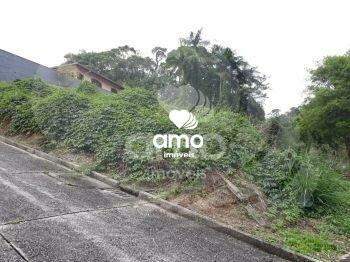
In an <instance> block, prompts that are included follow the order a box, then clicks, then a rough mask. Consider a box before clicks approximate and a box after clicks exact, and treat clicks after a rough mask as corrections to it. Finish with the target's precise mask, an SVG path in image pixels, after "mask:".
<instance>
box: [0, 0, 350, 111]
mask: <svg viewBox="0 0 350 262" xmlns="http://www.w3.org/2000/svg"><path fill="white" fill-rule="evenodd" d="M0 28H1V31H0V48H1V49H5V50H7V51H9V52H13V53H15V54H18V55H21V56H23V57H25V58H28V59H31V60H33V61H36V62H38V63H41V64H43V65H47V66H54V65H57V64H60V63H62V62H64V58H63V56H64V54H66V53H69V52H78V51H79V50H82V49H85V50H87V51H101V50H106V49H111V48H113V47H117V46H120V45H124V44H129V45H131V46H134V47H136V48H137V49H138V50H140V51H141V52H142V53H143V54H149V52H150V50H151V48H152V47H154V46H164V47H167V48H168V49H173V48H175V47H176V46H177V45H178V39H179V37H184V36H187V34H188V32H190V31H191V30H192V31H193V30H196V29H198V28H203V30H204V37H205V38H206V39H208V40H211V41H212V43H217V44H222V45H227V46H230V47H231V48H233V49H234V50H236V51H237V52H238V54H239V55H242V56H243V57H244V58H245V59H246V60H248V62H249V63H250V64H252V65H255V66H257V67H258V69H259V70H260V71H261V72H263V73H265V74H266V75H267V76H268V77H269V83H270V87H271V89H270V90H269V92H268V96H269V98H268V99H267V100H266V101H265V109H266V111H267V112H269V111H270V110H271V109H274V108H280V109H282V111H285V110H287V109H288V108H290V107H292V106H297V105H299V104H300V103H301V102H302V101H303V97H302V96H303V90H304V89H305V86H306V85H307V77H308V74H307V71H306V69H307V68H311V67H313V66H314V65H315V64H316V62H317V61H320V60H321V59H322V57H323V56H326V55H334V54H342V53H344V52H346V51H347V50H348V49H350V1H334V0H333V1H320V0H318V1H311V0H309V1H307V0H304V1H296V0H294V1H288V2H287V1H281V0H279V1H278V0H276V1H272V0H271V1H269V0H264V1H259V0H256V1H253V0H242V1H223V0H215V1H203V0H202V1H199V0H197V1H196V0H192V1H191V0H176V1H175V0H173V1H166V0H159V1H158V0H157V1H155V0H148V1H142V0H140V1H135V0H127V1H125V0H124V1H107V0H99V1H87V0H70V1H65V0H60V1H56V0H55V1H53V0H51V1H47V0H46V1H44V0H40V1H39V0H37V1H36V0H33V1H18V0H5V1H1V3H0Z"/></svg>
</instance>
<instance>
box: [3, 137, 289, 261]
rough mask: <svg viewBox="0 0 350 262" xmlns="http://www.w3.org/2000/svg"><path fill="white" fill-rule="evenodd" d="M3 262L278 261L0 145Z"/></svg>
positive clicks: (226, 237) (107, 187)
mask: <svg viewBox="0 0 350 262" xmlns="http://www.w3.org/2000/svg"><path fill="white" fill-rule="evenodd" d="M0 261H65V262H66V261H84V262H86V261H99V262H101V261H181V262H183V261H191V262H194V261H282V259H280V258H278V257H275V256H272V255H270V254H267V253H265V252H263V251H260V250H259V249H256V248H254V247H253V246H250V245H248V244H246V243H243V242H241V241H238V240H236V239H234V238H232V237H229V236H227V235H225V234H222V233H219V232H216V231H214V230H212V229H210V228H207V227H205V226H203V225H200V224H197V223H195V222H193V221H190V220H187V219H185V218H182V217H180V216H177V215H174V214H171V213H169V212H166V211H164V210H162V209H160V208H158V207H157V206H155V205H152V204H149V203H147V202H144V201H142V200H140V199H138V198H136V197H134V196H131V195H128V194H126V193H124V192H121V191H119V190H116V189H113V188H111V187H110V186H108V185H106V184H104V183H101V182H99V181H96V180H93V179H91V178H89V177H86V176H81V175H78V174H75V173H73V172H72V171H70V170H68V169H65V168H63V167H62V168H61V167H57V166H55V165H54V164H52V163H51V162H48V161H46V160H43V159H41V158H38V157H35V156H33V155H30V154H28V153H26V152H24V151H22V150H19V149H17V148H14V147H11V146H8V145H6V144H3V143H1V142H0Z"/></svg>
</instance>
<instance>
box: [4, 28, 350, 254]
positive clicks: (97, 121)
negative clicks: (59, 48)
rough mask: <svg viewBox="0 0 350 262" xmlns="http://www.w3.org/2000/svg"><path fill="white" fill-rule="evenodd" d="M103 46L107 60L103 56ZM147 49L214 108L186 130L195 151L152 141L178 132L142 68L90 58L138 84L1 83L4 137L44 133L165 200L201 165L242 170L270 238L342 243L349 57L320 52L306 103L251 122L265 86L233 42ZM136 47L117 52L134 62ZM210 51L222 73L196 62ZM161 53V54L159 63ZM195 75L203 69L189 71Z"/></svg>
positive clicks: (195, 38) (191, 184)
mask: <svg viewBox="0 0 350 262" xmlns="http://www.w3.org/2000/svg"><path fill="white" fill-rule="evenodd" d="M112 51H113V50H112ZM112 51H110V52H112ZM113 52H116V53H117V54H119V55H120V57H119V58H118V59H122V58H121V57H124V55H122V54H124V53H125V52H127V53H128V52H131V53H134V51H133V50H132V49H130V48H129V47H124V49H123V48H119V49H117V50H114V51H113ZM102 54H103V55H105V56H106V57H107V58H108V57H109V56H110V53H109V52H107V53H102ZM102 54H101V53H98V54H95V53H82V54H79V55H70V56H69V59H70V61H71V60H74V61H78V62H82V61H85V60H84V59H88V58H90V57H92V58H93V59H92V60H91V63H92V64H90V66H93V65H94V62H93V61H95V60H94V59H95V58H96V59H97V60H96V61H98V60H99V59H100V56H101V55H102ZM154 54H155V56H156V59H155V61H156V62H155V64H156V66H155V68H153V69H152V70H155V71H154V72H158V71H157V70H163V69H164V70H165V69H166V68H167V70H171V72H173V73H174V75H176V74H178V75H177V77H178V78H179V79H180V81H181V83H182V84H191V85H193V86H194V87H195V88H198V87H199V86H202V87H201V89H200V91H202V92H203V93H205V94H206V95H208V96H209V97H210V99H211V100H212V102H213V103H214V105H215V106H214V108H213V109H212V110H211V111H210V112H209V113H208V114H207V115H204V116H202V117H200V118H199V119H198V120H199V125H198V128H197V129H196V130H195V131H193V130H186V133H187V134H189V135H193V134H196V133H200V134H202V135H204V137H205V144H204V147H203V148H202V149H200V150H197V149H194V148H190V149H188V148H185V147H182V148H180V149H174V148H170V149H159V150H156V149H155V148H154V147H153V145H152V138H153V136H154V135H155V134H164V133H168V134H169V133H174V134H176V133H178V130H176V129H175V127H174V125H173V124H172V123H171V122H170V120H169V119H168V113H167V112H166V111H165V110H164V109H163V107H162V106H161V105H159V103H158V100H157V99H156V94H155V92H156V90H155V89H154V88H150V86H147V84H146V82H147V81H149V80H150V78H151V76H147V77H145V76H144V75H142V74H141V76H140V75H139V76H137V77H136V76H132V77H131V76H130V75H128V74H126V72H125V71H123V72H119V71H118V72H115V71H113V70H112V71H111V72H105V70H106V69H105V68H104V67H103V65H101V64H98V65H99V66H102V67H101V68H100V67H98V66H97V69H98V70H99V71H100V72H102V73H106V74H107V75H108V74H114V73H115V75H114V76H115V77H118V76H120V74H122V73H123V74H124V73H125V74H126V75H124V77H125V81H126V82H129V83H137V84H143V85H145V86H146V87H147V88H137V87H133V88H131V87H127V88H125V89H124V90H122V91H120V92H118V93H116V94H113V93H111V94H105V93H101V92H98V91H97V89H96V87H95V86H93V85H92V84H90V83H87V82H82V83H81V85H80V86H79V87H77V88H75V89H64V88H61V87H54V86H48V85H46V84H45V83H44V82H42V81H41V80H38V79H26V80H21V81H15V82H13V83H0V122H1V123H2V125H3V126H4V127H5V128H6V130H7V132H8V133H9V134H23V135H30V134H40V135H42V137H43V139H44V140H43V144H42V146H43V148H45V149H47V150H50V149H53V148H65V149H67V148H68V149H69V150H71V151H72V152H74V153H81V154H86V155H89V156H90V157H91V158H92V159H93V164H92V165H91V166H88V167H87V168H85V169H84V173H90V172H91V170H98V171H106V172H108V173H111V174H114V175H115V176H116V177H118V179H122V180H123V181H129V182H130V181H137V182H142V183H146V184H149V185H152V186H159V185H162V184H167V185H170V186H169V187H168V188H170V190H169V191H163V192H161V193H160V195H162V196H166V197H169V196H176V195H179V194H181V193H182V192H184V191H185V190H195V191H200V190H201V188H203V186H204V183H203V178H204V176H205V175H206V174H208V173H213V172H214V173H215V172H221V173H223V174H227V175H230V174H235V173H240V174H243V175H244V178H246V179H249V180H250V182H254V184H256V185H258V186H259V188H260V189H261V190H262V191H263V192H264V194H265V196H266V197H267V199H268V206H269V209H268V212H267V213H268V217H269V219H270V220H271V221H272V223H273V226H272V230H274V231H275V232H274V236H273V237H271V240H272V241H276V242H278V241H282V242H283V243H284V244H285V245H287V246H289V247H290V248H293V249H295V250H297V251H299V252H303V253H306V254H319V253H322V254H326V256H328V255H329V254H331V253H332V252H333V253H334V252H335V253H337V252H341V251H344V250H343V249H342V248H339V247H338V246H337V245H336V244H334V239H335V238H337V237H340V238H346V239H349V236H350V218H349V214H350V181H349V180H348V179H346V178H345V175H346V174H349V170H350V169H349V158H348V157H350V155H349V143H348V142H349V141H348V140H349V139H350V138H349V134H350V107H349V106H350V89H349V86H350V79H349V75H350V58H349V55H348V54H346V55H344V56H340V57H328V58H326V59H325V60H324V63H323V64H322V65H321V66H319V67H318V68H317V69H316V70H313V71H312V72H311V74H312V79H313V85H312V86H311V87H310V88H309V91H310V97H309V99H308V101H307V102H306V103H305V104H304V105H303V106H301V107H300V108H293V109H292V110H291V111H290V112H288V113H285V114H282V115H281V114H280V113H279V111H278V110H274V111H273V112H272V114H271V116H270V118H268V119H267V120H266V121H258V120H257V118H256V117H251V116H249V115H251V114H249V112H248V111H249V110H248V107H247V105H248V104H249V103H248V104H246V102H247V101H251V102H252V101H253V100H251V99H252V97H253V96H255V95H258V94H260V95H262V93H263V90H264V88H263V86H262V82H259V79H260V78H259V77H258V76H257V75H256V74H257V73H256V72H255V71H254V70H253V71H252V72H253V73H252V75H250V76H247V74H245V73H244V72H245V71H244V70H243V69H242V68H246V69H247V70H248V68H249V66H248V65H247V64H246V63H245V62H244V61H243V60H242V59H241V58H239V57H237V56H235V55H234V54H233V53H232V51H230V49H225V48H221V47H218V46H214V47H213V48H212V50H210V51H209V49H207V48H206V47H205V43H204V42H203V41H202V40H201V37H200V32H198V33H197V34H191V36H190V38H188V39H184V40H182V45H181V46H180V47H179V48H177V49H176V50H173V51H171V52H170V53H169V54H168V55H167V56H166V54H165V50H164V49H162V48H159V47H158V48H156V49H155V50H154ZM134 55H135V54H134ZM134 55H132V56H130V57H129V58H126V59H127V60H129V59H130V60H132V59H136V60H137V59H139V58H137V57H134ZM213 56H217V57H220V59H219V58H218V60H215V68H220V71H219V72H211V71H210V70H209V69H208V67H207V66H208V64H205V63H209V64H210V63H213V61H212V60H210V59H209V58H208V57H210V58H212V57H213ZM162 58H166V61H165V62H163V63H162V62H161V61H162ZM204 58H206V59H208V60H206V59H204ZM118 59H117V60H118ZM123 59H125V58H123ZM81 60H82V61H81ZM86 61H90V60H86ZM96 61H95V62H96ZM137 61H139V62H140V60H137ZM142 61H143V60H142ZM203 61H206V62H205V63H204V62H203ZM208 61H209V62H208ZM124 62H125V61H124ZM129 62H130V61H129ZM134 62H135V61H134ZM120 63H121V61H119V60H118V63H116V64H115V67H116V68H117V67H118V68H119V66H120ZM135 63H138V62H135ZM203 63H204V64H203ZM241 63H242V64H241ZM143 65H144V64H143ZM210 65H213V64H210ZM197 66H198V68H197ZM162 68H163V69H162ZM171 68H172V69H171ZM196 68H197V69H196ZM124 69H125V68H124ZM118 70H119V69H118ZM120 70H121V69H120ZM125 70H126V69H125ZM128 70H129V69H127V72H129V71H128ZM218 70H219V69H218ZM241 70H243V71H241ZM175 72H176V73H175ZM239 73H242V74H243V75H245V77H247V79H244V77H243V76H241V77H239V81H238V80H237V81H238V82H235V80H236V79H235V78H234V77H233V76H234V75H235V76H236V77H237V74H238V75H239ZM154 74H159V72H158V73H154ZM196 74H197V75H198V74H199V75H203V76H205V77H204V78H197V77H195V76H196ZM210 74H214V75H216V77H217V78H216V80H215V81H217V83H218V84H219V88H218V89H217V86H215V85H212V84H211V82H210V81H214V80H213V79H214V78H212V79H210V80H208V79H207V78H206V77H208V76H209V75H210ZM152 77H155V75H152ZM155 78H157V81H163V82H162V83H166V81H168V80H169V79H167V78H166V77H165V75H157V77H155ZM146 80H147V81H146ZM173 80H174V79H173ZM133 81H135V82H133ZM145 81H146V82H145ZM169 81H170V80H169ZM171 81H172V80H171ZM171 81H170V82H171ZM203 81H204V82H206V84H204V82H203ZM256 81H258V82H256ZM155 83H156V82H153V84H155ZM236 84H237V85H238V86H235V85H236ZM259 85H260V87H259ZM213 86H215V88H216V89H215V88H212V87H213ZM198 89H199V88H198ZM211 92H212V93H211ZM214 93H215V94H214ZM232 94H240V95H237V96H234V97H233V96H231V95H232ZM213 97H215V99H214V98H213ZM233 98H235V99H238V100H235V99H233ZM233 100H235V101H234V102H233ZM254 103H256V101H255V100H254ZM254 103H253V102H252V103H250V105H253V104H254ZM253 115H254V114H253ZM255 116H257V115H256V114H255ZM176 150H180V151H181V152H190V151H191V152H195V153H196V155H197V157H194V158H187V159H183V158H181V159H176V158H174V159H172V158H164V157H163V153H164V152H175V151H176ZM172 183H173V184H172ZM313 220H316V221H317V225H316V226H314V227H312V230H311V231H310V230H309V231H303V230H302V227H300V223H304V222H305V221H306V223H308V222H309V221H313ZM286 228H287V229H286ZM265 233H266V232H265ZM267 236H268V238H270V235H267ZM276 236H278V239H276V238H275V237H276ZM348 242H349V241H348ZM330 257H332V256H331V255H330Z"/></svg>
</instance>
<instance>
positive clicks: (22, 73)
mask: <svg viewBox="0 0 350 262" xmlns="http://www.w3.org/2000/svg"><path fill="white" fill-rule="evenodd" d="M30 77H40V78H41V79H42V80H44V81H46V82H47V83H49V84H53V85H57V86H64V87H74V86H78V85H79V83H80V81H79V80H77V79H73V78H69V77H67V76H62V75H60V74H58V73H57V71H55V70H53V69H52V68H49V67H46V66H43V65H41V64H38V63H35V62H33V61H30V60H28V59H26V58H23V57H20V56H18V55H15V54H12V53H10V52H7V51H5V50H2V49H0V81H14V80H17V79H23V78H30Z"/></svg>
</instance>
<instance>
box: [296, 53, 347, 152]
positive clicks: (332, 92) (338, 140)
mask: <svg viewBox="0 0 350 262" xmlns="http://www.w3.org/2000/svg"><path fill="white" fill-rule="evenodd" d="M311 74H312V79H313V81H314V82H313V83H314V85H313V86H311V87H310V92H311V94H312V97H310V99H309V100H310V101H309V102H308V103H307V104H305V105H304V106H303V107H302V110H301V113H300V115H299V119H298V125H299V129H300V132H301V135H302V138H303V140H304V141H305V142H307V143H311V142H315V143H317V144H328V145H330V146H331V147H333V148H339V147H341V146H343V145H345V147H346V150H347V155H348V157H349V159H350V78H349V75H350V56H349V55H348V54H347V55H344V56H335V57H327V58H326V59H325V60H324V62H323V64H322V65H321V66H320V67H318V68H317V69H316V70H314V71H312V72H311Z"/></svg>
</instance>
